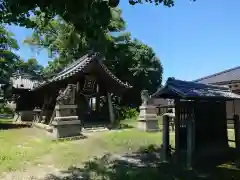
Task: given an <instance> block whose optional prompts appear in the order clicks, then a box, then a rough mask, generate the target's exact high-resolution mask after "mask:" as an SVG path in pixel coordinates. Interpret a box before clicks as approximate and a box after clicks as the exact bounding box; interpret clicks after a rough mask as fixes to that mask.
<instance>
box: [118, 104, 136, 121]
mask: <svg viewBox="0 0 240 180" xmlns="http://www.w3.org/2000/svg"><path fill="white" fill-rule="evenodd" d="M138 115H139V112H138V110H137V109H136V108H130V107H122V108H120V117H121V119H133V118H137V117H138Z"/></svg>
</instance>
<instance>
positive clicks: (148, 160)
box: [45, 146, 240, 180]
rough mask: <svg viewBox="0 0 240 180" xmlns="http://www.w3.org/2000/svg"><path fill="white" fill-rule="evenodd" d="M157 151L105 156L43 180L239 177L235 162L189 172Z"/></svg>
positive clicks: (239, 173)
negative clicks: (167, 160)
mask: <svg viewBox="0 0 240 180" xmlns="http://www.w3.org/2000/svg"><path fill="white" fill-rule="evenodd" d="M153 150H154V151H153ZM159 151H160V150H157V149H154V148H152V147H151V146H150V147H148V148H147V149H144V148H141V149H140V150H139V151H138V152H136V153H134V154H131V155H125V156H121V157H120V156H119V157H117V156H113V155H109V154H108V155H105V156H103V157H102V158H96V159H94V160H92V161H88V162H86V163H85V165H84V167H82V168H78V167H70V168H69V169H68V170H66V171H62V172H60V174H59V175H48V176H47V177H46V178H45V180H159V179H163V180H176V179H177V180H193V179H205V180H210V179H211V180H213V179H221V180H230V179H231V180H235V179H236V180H237V179H239V178H240V171H239V170H238V169H237V168H233V167H234V166H235V163H234V162H232V164H231V168H229V167H217V166H210V164H211V163H206V164H205V165H204V168H202V169H201V168H196V169H195V168H194V169H191V170H190V169H187V168H185V167H184V166H180V165H176V164H174V163H173V162H169V163H160V157H159ZM206 161H208V160H206ZM208 162H210V161H208Z"/></svg>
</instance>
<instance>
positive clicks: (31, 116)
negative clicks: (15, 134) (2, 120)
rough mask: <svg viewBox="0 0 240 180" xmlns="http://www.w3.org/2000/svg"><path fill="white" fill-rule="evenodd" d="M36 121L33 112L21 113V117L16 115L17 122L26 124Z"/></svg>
mask: <svg viewBox="0 0 240 180" xmlns="http://www.w3.org/2000/svg"><path fill="white" fill-rule="evenodd" d="M33 119H34V113H33V111H20V112H19V117H18V115H16V120H17V121H26V122H32V121H33Z"/></svg>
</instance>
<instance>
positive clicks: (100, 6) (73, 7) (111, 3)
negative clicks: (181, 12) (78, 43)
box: [0, 0, 174, 48]
mask: <svg viewBox="0 0 240 180" xmlns="http://www.w3.org/2000/svg"><path fill="white" fill-rule="evenodd" d="M119 1H120V0H77V1H76V0H68V1H63V0H58V1H56V0H48V1H43V0H34V1H25V0H17V1H16V0H2V1H1V2H0V23H8V24H11V23H14V24H17V25H20V26H24V27H27V28H35V27H37V26H38V24H37V23H36V22H35V21H32V20H31V18H30V16H31V15H36V16H39V15H40V14H41V17H43V18H42V19H41V22H42V23H43V24H44V25H46V24H47V23H48V21H50V20H52V19H54V18H55V17H56V16H60V17H61V18H62V19H64V20H65V21H66V22H67V23H70V24H72V25H74V27H75V28H76V31H77V32H78V33H80V34H84V35H85V37H86V40H87V41H88V43H89V44H91V47H93V48H95V47H97V46H99V45H100V44H102V43H106V44H107V43H109V39H108V37H106V30H111V29H108V28H110V27H109V24H111V23H112V20H113V19H114V15H113V13H112V9H113V8H115V7H116V6H118V4H119ZM143 2H147V3H155V4H156V5H158V4H163V5H165V6H167V7H172V6H173V5H174V1H173V0H154V1H153V0H129V4H131V5H135V4H141V3H143Z"/></svg>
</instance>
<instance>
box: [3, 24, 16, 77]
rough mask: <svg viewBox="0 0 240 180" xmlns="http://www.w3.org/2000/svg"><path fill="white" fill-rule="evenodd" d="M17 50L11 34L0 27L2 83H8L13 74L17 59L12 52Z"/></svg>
mask: <svg viewBox="0 0 240 180" xmlns="http://www.w3.org/2000/svg"><path fill="white" fill-rule="evenodd" d="M18 49H19V46H18V44H17V41H16V40H15V39H14V38H13V34H12V33H11V32H8V31H7V30H6V28H5V27H4V26H3V25H0V77H1V79H2V80H3V81H4V82H8V80H9V78H10V76H11V74H12V73H13V72H14V68H15V63H16V61H17V60H18V59H19V57H18V56H17V55H16V54H15V53H14V50H18Z"/></svg>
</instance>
